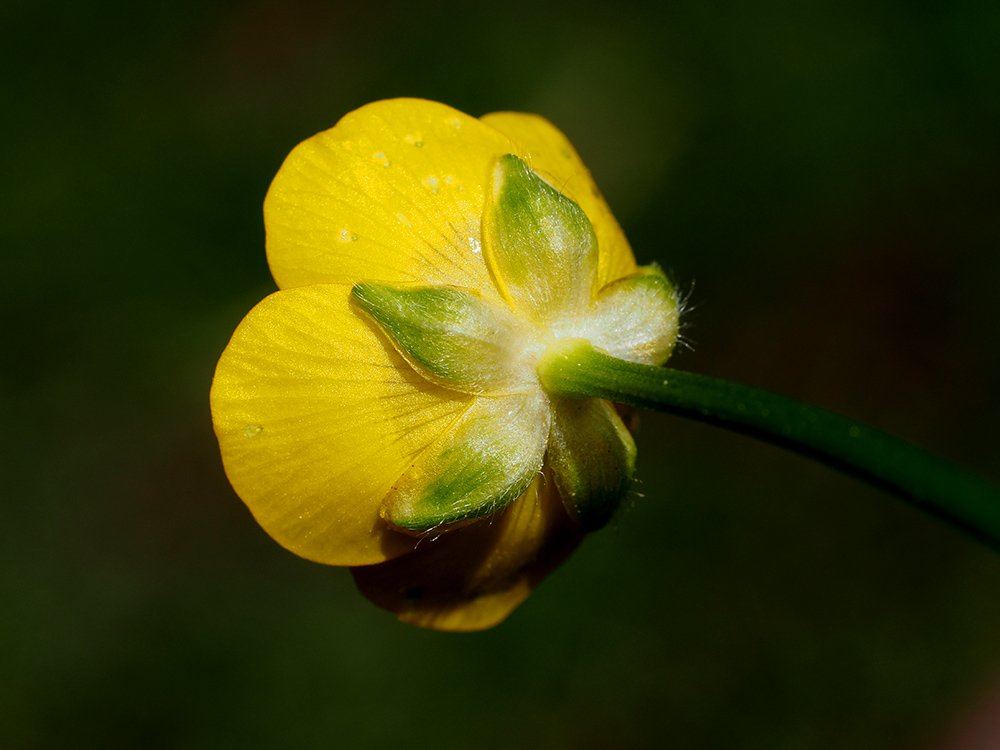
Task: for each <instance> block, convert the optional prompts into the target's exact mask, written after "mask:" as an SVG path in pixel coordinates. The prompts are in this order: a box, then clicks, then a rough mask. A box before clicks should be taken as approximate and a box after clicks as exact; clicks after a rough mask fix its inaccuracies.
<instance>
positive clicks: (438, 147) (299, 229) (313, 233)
mask: <svg viewBox="0 0 1000 750" xmlns="http://www.w3.org/2000/svg"><path fill="white" fill-rule="evenodd" d="M512 149H513V146H512V145H511V143H510V141H509V140H508V139H507V138H506V137H505V136H503V135H501V134H500V133H499V132H498V131H496V130H494V129H493V128H490V127H488V126H486V125H484V124H483V123H482V122H480V121H479V120H477V119H475V118H472V117H469V116H468V115H465V114H462V113H461V112H459V111H458V110H455V109H452V108H451V107H447V106H445V105H443V104H438V103H435V102H429V101H423V100H419V99H390V100H386V101H380V102H375V103H373V104H369V105H367V106H364V107H362V108H360V109H358V110H355V111H354V112H351V113H350V114H348V115H346V116H345V117H344V118H343V119H342V120H341V121H340V122H338V123H337V125H336V126H335V127H333V128H331V129H330V130H327V131H324V132H322V133H319V134H318V135H316V136H313V137H312V138H309V139H308V140H306V141H304V142H303V143H301V144H299V145H298V146H297V147H296V148H295V149H294V150H293V151H292V152H291V154H289V156H288V158H287V159H286V160H285V163H284V164H283V165H282V167H281V170H280V171H279V172H278V174H277V176H276V177H275V178H274V182H273V183H272V185H271V188H270V190H269V191H268V194H267V199H266V200H265V203H264V220H265V224H266V227H267V254H268V263H269V264H270V266H271V272H272V273H273V274H274V277H275V280H276V281H277V282H278V286H279V287H282V288H288V287H297V286H302V285H306V284H316V283H325V282H346V283H352V284H353V283H355V282H358V281H364V280H370V279H373V280H378V281H383V282H388V283H401V282H403V283H405V282H420V283H424V284H450V285H453V286H461V287H465V288H469V289H477V290H479V291H480V292H481V293H482V294H484V295H490V294H492V293H493V285H492V282H491V281H490V278H489V274H488V272H487V269H486V266H485V264H484V263H483V261H482V257H481V251H480V229H479V224H480V218H481V216H482V211H483V196H484V188H485V186H486V184H487V176H488V173H489V171H490V169H491V168H492V165H493V163H494V162H495V160H496V159H497V157H499V156H501V155H503V154H505V153H510V152H511V151H512Z"/></svg>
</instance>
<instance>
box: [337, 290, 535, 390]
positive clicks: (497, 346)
mask: <svg viewBox="0 0 1000 750" xmlns="http://www.w3.org/2000/svg"><path fill="white" fill-rule="evenodd" d="M351 298H352V299H353V301H354V303H355V304H356V305H357V306H358V308H360V309H361V310H362V311H363V312H364V313H365V314H367V315H368V317H369V318H370V319H371V320H372V321H373V322H375V323H376V324H377V326H378V328H379V329H380V330H381V331H382V332H383V333H384V334H385V335H386V336H388V338H389V340H390V341H391V342H392V344H393V346H394V347H395V348H396V350H397V351H399V353H400V354H401V355H402V356H403V358H404V359H406V360H407V362H409V363H410V365H412V366H413V368H414V369H415V370H416V371H417V372H419V373H420V374H421V375H423V376H424V377H426V378H427V379H428V380H430V381H431V382H434V383H437V384H438V385H442V386H444V387H446V388H450V389H453V390H457V391H461V392H463V393H473V394H482V393H497V392H505V391H506V390H510V389H512V388H514V386H516V384H517V381H518V378H519V377H522V373H521V372H520V371H519V370H518V369H517V366H516V365H517V353H518V351H519V350H520V348H521V347H519V341H520V340H521V338H522V336H523V333H522V330H521V328H520V323H519V322H518V321H517V319H516V318H514V316H513V315H512V314H511V313H510V312H509V311H508V310H506V309H504V308H503V307H502V306H496V305H491V304H490V303H488V302H486V301H485V300H484V299H482V297H480V296H479V295H478V294H477V293H475V292H472V291H467V290H464V289H458V288H456V287H448V286H434V287H432V286H421V287H398V286H393V285H391V284H384V283H380V282H372V281H366V282H361V283H359V284H355V285H354V287H353V288H352V289H351Z"/></svg>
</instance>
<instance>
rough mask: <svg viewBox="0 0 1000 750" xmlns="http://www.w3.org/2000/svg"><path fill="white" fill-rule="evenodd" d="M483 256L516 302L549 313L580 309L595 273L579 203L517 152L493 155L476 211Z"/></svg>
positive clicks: (593, 246) (590, 236)
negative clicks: (489, 180)
mask: <svg viewBox="0 0 1000 750" xmlns="http://www.w3.org/2000/svg"><path fill="white" fill-rule="evenodd" d="M483 240H484V246H485V255H486V259H487V261H488V263H489V264H490V267H491V270H492V271H493V274H494V276H495V278H496V279H497V283H498V285H499V286H500V289H501V291H502V292H503V293H504V295H505V296H506V297H507V299H508V301H509V302H510V303H511V304H512V305H513V306H514V307H516V308H518V309H521V310H524V311H526V312H529V313H531V314H533V315H534V316H535V317H539V318H544V319H554V318H559V317H563V316H567V315H574V314H578V313H580V312H582V311H583V310H585V309H586V306H587V305H588V304H589V302H590V299H591V297H592V294H593V291H594V284H595V282H596V278H597V238H596V235H595V234H594V229H593V226H592V225H591V223H590V220H589V219H588V218H587V215H586V214H585V213H584V211H583V209H582V208H580V206H579V205H578V204H577V203H576V202H575V201H573V200H571V199H570V198H568V197H567V196H565V195H563V194H562V193H561V192H559V191H558V190H557V189H556V188H555V187H553V186H552V185H550V184H549V183H548V182H546V181H545V180H543V179H542V178H541V177H540V176H539V175H538V174H536V173H535V172H534V171H532V170H531V168H530V167H529V166H528V165H527V164H526V163H525V162H524V161H522V160H521V159H520V158H518V157H517V156H514V155H513V154H507V155H505V156H501V157H500V158H499V159H497V162H496V165H495V167H494V172H493V182H492V189H491V190H490V191H489V194H488V195H487V200H486V208H485V211H484V216H483Z"/></svg>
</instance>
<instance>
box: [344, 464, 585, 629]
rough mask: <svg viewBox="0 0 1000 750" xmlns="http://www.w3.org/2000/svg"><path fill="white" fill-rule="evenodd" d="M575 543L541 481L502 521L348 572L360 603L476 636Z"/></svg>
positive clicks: (575, 532) (576, 536)
mask: <svg viewBox="0 0 1000 750" xmlns="http://www.w3.org/2000/svg"><path fill="white" fill-rule="evenodd" d="M581 537H582V533H581V532H580V530H579V527H577V526H575V525H574V524H573V523H572V522H571V521H570V520H569V517H568V516H567V515H566V512H565V511H564V510H563V507H562V502H561V501H560V500H559V498H558V497H557V496H556V493H555V492H554V491H552V483H551V480H550V479H548V478H542V477H539V478H537V479H536V480H535V481H534V482H533V483H532V485H531V486H530V487H529V488H528V491H527V492H525V494H524V495H522V496H521V497H520V498H519V499H518V500H516V501H515V502H514V503H513V504H512V505H511V506H509V507H508V508H507V510H506V511H504V513H502V514H501V515H499V516H496V517H495V518H492V519H486V520H482V521H477V522H476V523H474V524H472V525H469V526H465V527H462V528H459V529H456V530H454V531H450V532H448V533H446V534H443V535H441V536H439V537H437V538H436V539H426V540H424V541H422V542H421V543H420V545H419V546H418V547H417V548H416V550H415V551H413V552H411V553H409V554H407V555H403V556H402V557H397V558H396V559H395V560H390V561H389V562H386V563H382V564H380V565H372V566H366V567H359V568H353V569H352V572H353V573H354V579H355V581H356V582H357V584H358V588H359V589H360V590H361V592H362V593H363V594H364V595H365V596H367V597H368V598H369V599H371V600H372V601H373V602H374V603H375V604H377V605H378V606H380V607H383V608H384V609H387V610H389V611H390V612H393V613H395V614H396V616H397V617H398V618H399V619H400V620H402V621H404V622H409V623H412V624H414V625H420V626H422V627H425V628H434V629H437V630H482V629H485V628H489V627H492V626H494V625H496V624H497V623H499V622H500V621H502V620H503V619H504V618H506V617H507V615H509V614H510V613H511V612H512V611H513V610H514V608H515V607H517V606H518V605H519V604H520V603H521V602H523V601H524V600H525V599H526V598H527V596H528V594H530V593H531V591H532V589H534V587H535V586H537V585H538V583H539V582H540V581H541V580H542V579H543V578H544V577H545V576H546V575H548V573H549V572H551V571H552V569H553V568H555V567H556V566H557V565H558V564H559V563H560V562H562V561H563V560H564V559H565V558H566V556H567V555H569V553H570V552H572V551H573V549H574V548H575V547H576V545H577V544H578V543H579V541H580V539H581Z"/></svg>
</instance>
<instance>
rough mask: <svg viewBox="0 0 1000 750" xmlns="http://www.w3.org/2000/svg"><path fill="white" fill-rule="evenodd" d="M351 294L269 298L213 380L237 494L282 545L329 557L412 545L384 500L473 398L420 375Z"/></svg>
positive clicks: (215, 411)
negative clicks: (386, 513)
mask: <svg viewBox="0 0 1000 750" xmlns="http://www.w3.org/2000/svg"><path fill="white" fill-rule="evenodd" d="M349 294H350V287H349V286H344V285H319V286H311V287H303V288H300V289H293V290H287V291H282V292H277V293H276V294H273V295H271V296H270V297H268V298H267V299H265V300H264V301H263V302H261V303H260V304H259V305H257V307H255V308H254V309H253V310H252V311H251V312H250V314H249V315H247V317H246V318H245V319H244V320H243V322H242V323H241V324H240V325H239V327H238V328H237V329H236V332H235V333H234V334H233V338H232V340H231V341H230V342H229V346H228V347H227V348H226V350H225V352H224V353H223V355H222V357H221V359H220V360H219V364H218V367H217V369H216V372H215V381H214V382H213V384H212V418H213V421H214V424H215V431H216V435H217V436H218V438H219V444H220V446H221V448H222V459H223V463H224V465H225V468H226V474H227V475H228V476H229V480H230V482H231V483H232V485H233V487H234V488H235V489H236V492H237V494H239V496H240V497H241V498H243V501H244V502H245V503H246V504H247V506H249V508H250V510H251V511H252V512H253V514H254V516H256V518H257V520H258V522H259V523H260V525H261V526H263V527H264V529H265V530H266V531H267V532H268V533H269V534H270V535H271V536H273V537H274V538H275V539H276V540H277V541H278V542H280V543H281V544H282V545H284V546H285V547H287V548H288V549H290V550H291V551H293V552H295V553H297V554H299V555H301V556H303V557H307V558H309V559H311V560H316V561H318V562H323V563H329V564H333V565H364V564H369V563H375V562H380V561H383V560H386V559H389V558H391V557H393V556H395V555H398V554H400V553H402V552H405V551H408V550H409V549H411V548H412V547H413V540H412V539H411V538H408V537H406V536H405V535H402V534H399V533H398V532H395V531H392V530H390V529H389V527H388V526H387V525H386V524H385V523H384V522H383V521H382V520H381V519H380V518H379V504H380V502H381V500H382V498H383V497H385V495H386V494H387V493H388V492H389V490H390V489H391V487H392V485H393V483H394V482H395V481H396V480H397V479H398V478H399V476H400V475H401V474H402V473H403V472H404V471H405V470H406V468H407V467H408V466H410V464H412V463H413V461H414V459H415V457H416V456H417V454H418V453H420V452H421V451H422V450H423V449H424V448H426V447H427V446H428V445H430V444H431V443H432V442H433V441H434V440H435V439H436V438H437V437H438V435H440V434H441V433H442V432H443V431H444V430H446V429H447V428H448V427H449V426H450V425H451V424H452V423H453V422H454V421H455V420H456V419H457V418H458V417H459V416H460V415H461V414H462V413H464V411H465V410H466V409H467V408H468V406H469V404H470V403H471V399H470V398H469V397H467V396H462V395H460V394H457V393H453V392H451V391H446V390H444V389H442V388H440V387H438V386H435V385H433V384H431V383H429V382H428V381H426V380H425V379H423V378H421V377H420V376H419V375H417V374H416V373H415V372H414V371H413V369H412V368H411V367H410V366H409V365H407V364H406V362H405V361H404V360H403V359H402V357H400V356H399V354H397V353H396V351H395V350H394V349H393V348H392V346H391V345H390V344H389V343H388V342H386V341H385V340H384V337H382V336H381V335H380V334H378V333H376V331H375V330H374V329H373V327H372V326H371V324H370V323H368V322H367V321H366V320H364V319H363V318H362V317H361V316H360V315H359V313H358V312H357V311H356V310H354V309H353V308H352V307H351V306H350V304H349V301H348V300H349Z"/></svg>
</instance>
